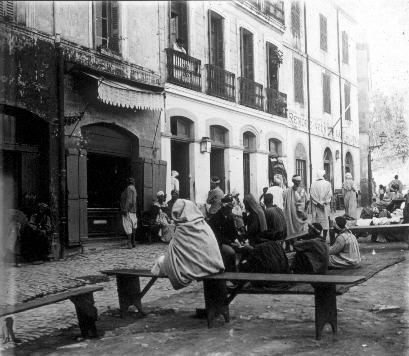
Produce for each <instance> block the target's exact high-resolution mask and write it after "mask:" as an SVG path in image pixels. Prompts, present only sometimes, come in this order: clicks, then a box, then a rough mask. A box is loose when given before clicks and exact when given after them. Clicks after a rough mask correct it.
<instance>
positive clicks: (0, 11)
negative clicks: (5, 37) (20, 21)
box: [0, 1, 16, 21]
mask: <svg viewBox="0 0 409 356" xmlns="http://www.w3.org/2000/svg"><path fill="white" fill-rule="evenodd" d="M0 16H1V17H5V18H7V20H9V21H15V20H16V4H15V2H14V1H0Z"/></svg>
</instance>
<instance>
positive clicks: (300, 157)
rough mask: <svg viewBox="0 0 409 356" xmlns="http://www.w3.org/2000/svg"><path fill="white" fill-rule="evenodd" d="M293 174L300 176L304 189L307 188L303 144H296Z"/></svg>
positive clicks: (305, 156)
mask: <svg viewBox="0 0 409 356" xmlns="http://www.w3.org/2000/svg"><path fill="white" fill-rule="evenodd" d="M295 174H298V175H300V176H301V182H302V183H303V184H304V187H306V186H307V152H306V151H305V147H304V145H303V144H301V143H298V144H297V146H296V147H295Z"/></svg>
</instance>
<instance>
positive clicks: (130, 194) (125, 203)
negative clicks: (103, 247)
mask: <svg viewBox="0 0 409 356" xmlns="http://www.w3.org/2000/svg"><path fill="white" fill-rule="evenodd" d="M126 182H127V187H126V188H125V189H124V191H123V192H122V194H121V213H122V226H123V227H124V231H125V234H126V236H127V237H128V248H132V247H135V232H136V228H137V226H138V218H137V217H136V197H137V194H136V189H135V179H133V178H128V179H127V181H126Z"/></svg>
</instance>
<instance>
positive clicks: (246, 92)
mask: <svg viewBox="0 0 409 356" xmlns="http://www.w3.org/2000/svg"><path fill="white" fill-rule="evenodd" d="M238 80H239V87H240V104H241V105H244V106H248V107H250V108H253V109H257V110H264V106H263V101H264V96H263V86H262V85H261V84H259V83H256V82H253V81H252V80H250V79H247V78H243V77H240V78H238Z"/></svg>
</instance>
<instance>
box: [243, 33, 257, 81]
mask: <svg viewBox="0 0 409 356" xmlns="http://www.w3.org/2000/svg"><path fill="white" fill-rule="evenodd" d="M240 40H241V41H240V49H241V74H242V76H243V77H244V78H247V79H250V80H254V67H253V51H254V49H253V34H252V33H251V32H249V31H247V30H246V29H244V28H240Z"/></svg>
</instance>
